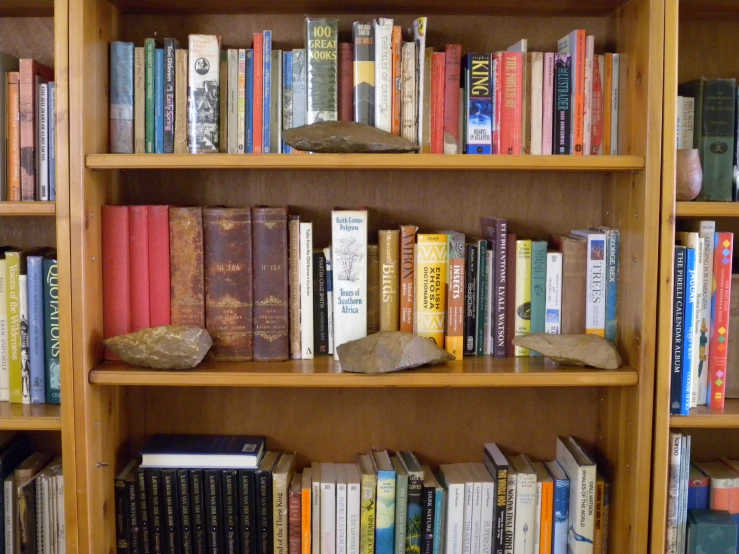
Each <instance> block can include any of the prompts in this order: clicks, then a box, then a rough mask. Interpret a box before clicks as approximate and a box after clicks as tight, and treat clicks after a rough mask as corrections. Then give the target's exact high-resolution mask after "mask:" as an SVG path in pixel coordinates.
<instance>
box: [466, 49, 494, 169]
mask: <svg viewBox="0 0 739 554" xmlns="http://www.w3.org/2000/svg"><path fill="white" fill-rule="evenodd" d="M464 75H465V83H464V89H465V100H466V101H465V103H464V123H465V129H466V132H465V136H464V153H465V154H492V153H493V88H492V86H491V85H492V83H491V78H490V76H491V75H492V56H491V55H490V54H476V53H469V54H467V55H466V56H465V58H464Z"/></svg>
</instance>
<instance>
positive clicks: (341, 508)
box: [334, 464, 347, 554]
mask: <svg viewBox="0 0 739 554" xmlns="http://www.w3.org/2000/svg"><path fill="white" fill-rule="evenodd" d="M334 469H335V470H336V554H346V544H347V542H346V537H347V535H346V531H347V524H346V515H347V505H346V499H347V475H346V466H345V465H344V464H334Z"/></svg>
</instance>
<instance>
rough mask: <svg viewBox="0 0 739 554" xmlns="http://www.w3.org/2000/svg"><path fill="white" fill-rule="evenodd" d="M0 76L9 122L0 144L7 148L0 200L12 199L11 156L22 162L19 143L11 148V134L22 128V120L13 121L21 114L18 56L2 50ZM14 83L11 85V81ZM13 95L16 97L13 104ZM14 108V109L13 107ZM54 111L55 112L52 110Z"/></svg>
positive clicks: (0, 158) (0, 102)
mask: <svg viewBox="0 0 739 554" xmlns="http://www.w3.org/2000/svg"><path fill="white" fill-rule="evenodd" d="M0 77H2V79H3V84H5V85H6V86H0V89H2V90H0V106H2V107H4V108H5V110H6V117H7V120H6V121H7V124H3V125H2V128H0V144H4V145H5V148H4V149H3V151H2V152H0V200H10V198H9V191H10V179H9V175H10V163H11V162H10V158H11V157H15V156H18V158H17V161H16V160H14V162H16V163H15V166H17V165H18V163H19V162H20V156H19V153H20V152H19V150H18V147H19V145H18V144H16V148H15V150H11V148H10V145H11V136H12V135H13V133H14V131H15V130H16V129H17V130H20V129H19V127H18V126H19V125H20V122H19V121H18V120H17V119H16V120H15V122H13V119H12V118H13V117H17V115H18V114H19V108H20V106H19V102H18V101H19V99H18V92H19V91H18V58H15V57H13V56H10V55H8V54H5V53H2V52H0ZM11 82H12V83H13V85H12V86H11V85H10V83H11ZM11 95H14V96H15V98H14V99H13V101H12V105H11V98H10V97H11ZM11 108H12V109H11ZM52 113H53V112H52Z"/></svg>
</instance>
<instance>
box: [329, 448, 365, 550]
mask: <svg viewBox="0 0 739 554" xmlns="http://www.w3.org/2000/svg"><path fill="white" fill-rule="evenodd" d="M357 466H358V467H359V472H360V474H361V476H362V492H361V495H362V496H361V499H362V501H361V505H360V518H361V524H360V535H359V552H360V554H372V553H373V552H375V527H376V522H377V519H376V517H377V516H376V511H375V510H376V504H377V472H376V470H375V468H374V466H373V464H372V459H371V457H370V455H368V454H360V455H359V456H358V458H357ZM321 554H324V551H323V549H321Z"/></svg>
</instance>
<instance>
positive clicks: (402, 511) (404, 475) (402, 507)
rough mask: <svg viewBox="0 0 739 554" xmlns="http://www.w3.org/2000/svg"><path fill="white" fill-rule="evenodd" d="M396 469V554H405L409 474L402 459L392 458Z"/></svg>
mask: <svg viewBox="0 0 739 554" xmlns="http://www.w3.org/2000/svg"><path fill="white" fill-rule="evenodd" d="M390 460H391V461H392V463H393V468H395V476H396V477H395V546H394V549H393V551H394V554H405V531H406V525H407V524H406V522H407V519H406V517H407V511H408V472H407V471H406V469H405V467H403V462H401V461H400V458H398V457H397V456H393V457H392V458H390Z"/></svg>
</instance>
